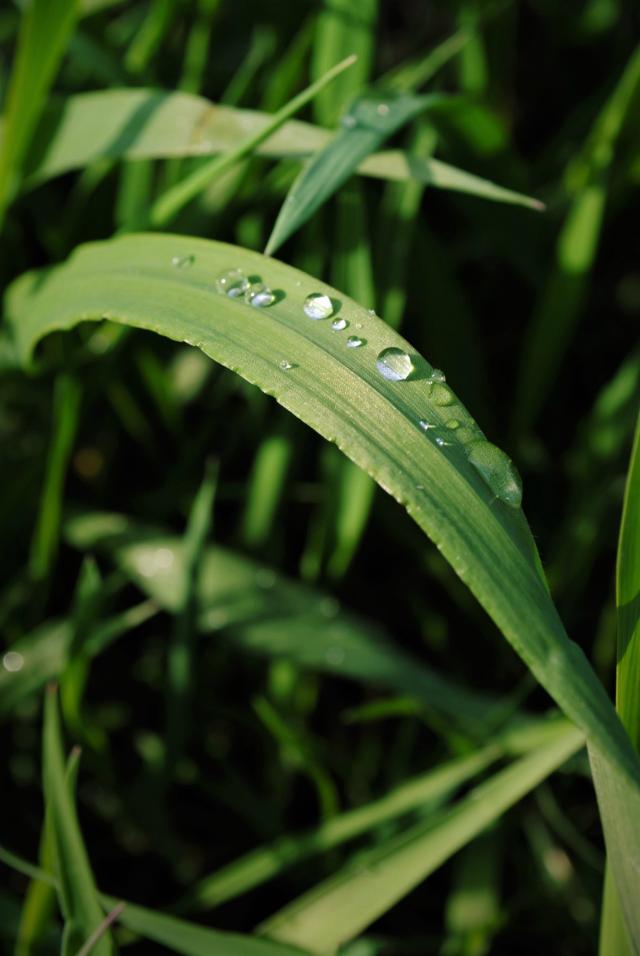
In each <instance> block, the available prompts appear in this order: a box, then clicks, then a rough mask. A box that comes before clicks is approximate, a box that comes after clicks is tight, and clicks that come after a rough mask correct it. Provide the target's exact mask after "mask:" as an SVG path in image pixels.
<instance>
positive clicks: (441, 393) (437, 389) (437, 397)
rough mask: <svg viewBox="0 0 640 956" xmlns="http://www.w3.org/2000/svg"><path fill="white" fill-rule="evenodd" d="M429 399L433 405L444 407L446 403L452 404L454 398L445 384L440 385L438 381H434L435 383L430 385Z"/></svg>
mask: <svg viewBox="0 0 640 956" xmlns="http://www.w3.org/2000/svg"><path fill="white" fill-rule="evenodd" d="M431 401H432V402H433V404H434V405H438V406H439V407H444V406H446V405H454V404H455V401H456V399H455V395H454V394H453V392H452V391H451V389H450V388H448V386H447V385H440V383H439V382H436V383H435V385H432V386H431Z"/></svg>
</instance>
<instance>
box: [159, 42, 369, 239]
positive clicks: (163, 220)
mask: <svg viewBox="0 0 640 956" xmlns="http://www.w3.org/2000/svg"><path fill="white" fill-rule="evenodd" d="M353 63H354V58H353V57H348V58H347V59H346V60H343V61H342V62H341V63H338V64H337V65H336V66H334V67H332V68H331V69H330V70H329V71H328V72H327V73H325V75H324V76H322V77H321V78H320V79H319V80H317V81H316V82H315V83H312V84H311V86H308V87H307V88H306V90H303V91H302V93H298V95H297V96H294V98H293V99H292V100H290V101H289V102H288V103H287V104H286V106H283V107H281V109H279V110H278V111H277V113H274V115H273V116H272V117H271V118H270V119H269V120H268V122H267V123H266V125H264V126H263V127H262V129H259V130H258V131H256V132H254V133H251V134H249V135H248V136H246V138H245V139H243V140H241V141H240V142H239V143H238V144H237V145H236V147H235V148H234V149H232V150H230V151H229V152H227V153H224V154H223V155H222V156H219V157H218V158H217V159H213V160H211V162H210V163H207V164H206V165H204V166H201V167H199V168H198V169H196V170H194V171H193V172H192V173H191V174H190V175H189V176H187V177H185V178H184V179H182V180H181V181H180V182H179V183H176V185H175V186H172V187H170V188H169V189H168V190H167V191H166V192H165V193H163V194H162V195H161V196H159V197H158V199H156V201H155V202H154V204H153V206H152V207H151V212H150V215H149V220H150V222H151V225H153V226H158V227H160V226H163V225H166V224H167V223H168V222H169V221H170V220H171V219H172V218H173V217H174V216H175V215H176V213H178V212H179V211H180V209H182V207H183V206H185V205H186V204H187V203H188V202H190V201H191V200H192V199H193V198H194V197H195V196H197V194H198V193H199V192H201V191H202V190H203V189H204V188H205V187H206V186H208V185H209V184H210V183H211V182H213V180H214V179H215V178H216V177H217V176H220V174H221V173H223V172H225V171H226V170H227V169H229V168H230V167H231V166H234V165H235V164H236V163H237V162H238V161H239V160H241V159H243V158H244V157H245V156H249V155H250V154H251V153H252V152H253V151H254V150H255V149H256V147H257V146H259V145H260V143H262V142H264V140H266V139H268V138H269V136H270V135H271V134H272V133H274V132H275V131H276V130H277V129H278V128H279V127H280V126H282V125H283V124H284V123H286V121H287V120H288V119H290V118H291V117H292V116H293V115H294V114H295V113H297V112H299V110H301V109H302V107H303V106H306V104H307V103H309V102H310V101H311V100H312V99H313V98H314V97H315V96H317V94H318V93H319V91H320V90H322V89H324V87H325V86H327V85H328V84H329V83H331V82H332V80H334V79H335V77H336V76H339V75H340V74H341V73H342V72H343V71H344V70H346V69H348V68H349V67H350V66H352V65H353Z"/></svg>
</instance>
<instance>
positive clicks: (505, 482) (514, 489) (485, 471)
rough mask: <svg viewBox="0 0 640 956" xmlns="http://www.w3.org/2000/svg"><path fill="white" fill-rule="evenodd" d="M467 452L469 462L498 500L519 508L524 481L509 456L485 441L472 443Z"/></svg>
mask: <svg viewBox="0 0 640 956" xmlns="http://www.w3.org/2000/svg"><path fill="white" fill-rule="evenodd" d="M466 451H467V459H468V461H469V462H470V464H472V465H473V466H474V468H476V469H477V471H478V472H479V473H480V474H481V475H482V477H483V478H484V480H485V482H486V483H487V485H488V486H489V488H491V490H492V491H493V493H494V495H495V496H496V498H499V499H500V501H504V503H505V504H507V505H510V507H512V508H519V507H520V505H521V503H522V480H521V478H520V475H519V474H518V470H517V468H516V466H515V465H514V464H513V462H512V461H511V459H510V458H509V456H508V455H506V454H505V453H504V452H503V451H502V449H501V448H498V446H497V445H493V444H491V442H489V441H485V440H484V439H481V440H479V441H473V442H470V443H469V445H468V446H467V448H466Z"/></svg>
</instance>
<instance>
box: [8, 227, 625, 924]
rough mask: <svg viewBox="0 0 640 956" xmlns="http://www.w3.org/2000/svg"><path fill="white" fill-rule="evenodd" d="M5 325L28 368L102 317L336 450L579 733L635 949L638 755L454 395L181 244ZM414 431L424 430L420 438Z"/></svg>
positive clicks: (139, 256)
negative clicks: (296, 421) (395, 375)
mask: <svg viewBox="0 0 640 956" xmlns="http://www.w3.org/2000/svg"><path fill="white" fill-rule="evenodd" d="M188 256H193V257H195V258H194V261H193V264H192V265H191V267H190V268H189V269H180V268H176V267H175V266H174V265H172V261H175V258H176V257H179V259H180V260H182V259H183V258H184V257H188ZM237 267H241V268H243V269H244V270H245V272H246V274H248V275H260V276H261V278H262V279H263V280H264V281H265V282H267V284H268V285H270V286H271V287H272V288H274V289H277V290H282V294H281V295H280V297H279V298H278V300H277V301H276V302H274V304H273V305H272V306H271V307H270V308H267V309H254V308H252V307H251V306H248V305H246V304H245V303H244V302H242V301H237V300H233V299H230V298H229V297H228V296H224V295H221V294H219V293H217V292H216V291H215V289H214V288H213V287H212V286H213V283H212V277H215V276H216V275H219V274H220V273H222V272H223V271H224V270H227V269H229V268H237ZM312 291H313V292H318V291H321V292H324V293H325V294H327V295H328V296H329V297H330V298H331V299H333V300H336V301H337V302H340V310H341V314H342V315H344V316H348V318H349V320H350V321H351V322H353V324H354V325H355V324H356V323H359V324H360V326H361V328H360V329H359V330H358V332H359V337H360V339H361V340H362V341H363V343H364V344H363V345H362V346H361V347H358V348H347V347H346V344H345V341H344V338H343V337H342V336H341V334H339V333H338V334H336V333H334V332H332V331H331V329H330V328H329V327H328V325H327V323H326V321H325V322H311V321H309V320H308V319H307V318H306V317H305V315H304V313H303V311H302V304H303V301H304V299H305V296H306V295H307V294H308V293H309V292H312ZM7 313H8V316H9V319H10V321H11V323H12V327H13V328H14V330H15V334H16V340H17V345H18V348H19V351H20V353H21V354H22V355H23V356H24V357H25V358H28V357H29V356H30V354H31V352H32V350H33V348H34V346H35V345H36V343H37V342H38V340H39V339H40V338H42V337H43V336H44V335H46V334H47V333H48V332H51V331H54V330H56V329H66V328H71V327H73V326H75V325H77V324H78V323H79V322H80V321H86V320H90V319H95V320H97V319H100V318H105V317H106V318H110V319H113V320H115V321H118V322H120V323H123V324H125V325H130V326H134V327H139V328H146V329H150V330H153V331H156V332H159V333H161V334H164V335H166V336H168V337H169V338H172V339H175V340H178V341H186V342H188V343H190V344H192V345H195V346H197V347H199V348H200V349H201V350H202V351H204V352H205V353H206V354H208V355H210V356H211V357H212V358H214V359H215V360H217V361H219V362H221V363H223V364H225V365H226V366H228V367H229V368H231V369H233V370H234V371H236V372H237V373H239V374H240V375H242V376H244V377H245V378H246V379H247V380H249V381H250V382H251V383H253V384H255V385H257V386H259V387H261V388H262V389H263V390H264V391H266V392H268V393H269V394H271V395H273V396H274V397H276V398H277V399H278V401H279V402H280V403H281V404H282V405H283V406H284V407H285V408H287V409H289V411H291V412H292V413H293V414H295V415H297V416H298V417H299V418H301V419H302V420H303V421H305V422H306V423H307V424H308V425H310V426H311V427H313V428H314V429H315V430H316V431H318V432H319V433H320V434H321V435H322V436H324V437H325V438H327V439H329V440H331V441H333V442H335V443H336V444H338V446H339V447H340V448H341V449H342V450H343V451H344V452H345V454H346V455H347V456H348V457H349V458H351V459H352V460H353V461H355V462H356V464H358V465H359V466H360V467H362V468H363V469H364V470H366V471H368V473H369V474H370V475H371V476H372V477H373V478H374V479H376V480H377V481H378V483H379V484H380V485H381V486H382V487H383V488H384V489H385V490H387V491H388V492H390V493H391V494H393V495H394V497H396V498H397V500H398V501H400V502H402V504H403V505H404V506H405V507H406V508H407V509H408V511H409V513H410V515H411V517H412V518H413V519H414V520H415V521H416V522H417V524H418V525H419V526H420V527H421V528H422V529H423V530H424V531H425V533H426V534H427V535H429V537H431V539H432V540H433V541H434V542H435V544H436V546H437V547H438V548H439V549H440V551H441V552H442V554H443V556H444V557H445V558H446V560H447V561H449V563H450V564H451V565H452V567H453V569H454V570H455V572H456V573H457V574H458V576H459V577H460V578H461V579H462V580H463V581H464V582H465V584H466V585H467V586H468V587H469V588H470V590H471V591H472V593H473V594H474V595H475V596H476V597H477V599H478V600H479V601H480V603H481V604H482V605H483V606H484V608H485V610H486V611H487V612H488V613H489V614H490V616H491V617H492V618H493V620H494V621H495V623H496V624H497V625H498V627H499V628H500V630H501V631H502V633H503V634H504V636H505V637H506V638H507V640H509V641H510V643H511V644H512V646H513V647H514V649H515V650H516V651H517V652H518V653H519V654H520V655H521V656H522V658H523V659H524V660H525V662H526V664H527V666H528V667H529V669H530V670H531V672H532V673H533V675H534V676H535V677H536V679H537V680H538V681H539V682H540V683H541V684H542V686H543V687H545V689H546V690H547V691H548V692H549V694H550V695H551V696H552V697H553V698H554V699H555V700H556V702H557V703H558V705H559V706H560V707H561V708H562V709H563V710H564V711H565V713H566V714H567V715H568V716H569V717H570V718H571V719H572V720H573V721H574V722H575V723H576V724H577V725H578V726H579V727H580V728H581V729H582V730H583V731H584V733H585V735H586V736H587V738H588V741H589V744H590V749H591V757H592V760H593V762H594V770H595V771H596V780H597V786H598V789H599V791H600V797H601V804H600V805H601V810H602V813H603V821H604V826H605V832H606V833H607V837H608V848H609V852H610V855H611V856H612V858H613V860H614V866H615V867H616V879H617V880H618V883H619V885H620V884H625V885H626V886H627V888H628V891H627V898H626V901H623V902H624V906H625V914H626V917H627V920H628V921H630V925H634V924H635V925H637V926H638V932H637V937H638V938H639V939H640V925H638V924H640V908H639V907H637V906H634V905H633V889H632V888H633V886H634V881H633V880H632V879H630V876H631V874H632V873H633V868H634V867H636V866H640V852H638V853H637V855H636V852H635V847H634V845H633V843H631V844H630V843H629V833H628V832H627V830H628V829H629V828H630V827H631V821H632V820H633V819H634V813H635V808H636V807H639V806H640V773H639V770H638V766H639V762H638V757H637V755H636V754H635V752H634V750H633V747H632V746H631V742H630V740H629V738H628V736H627V734H626V733H625V731H624V729H623V727H622V725H621V723H620V721H619V719H618V716H617V714H616V713H615V710H614V708H613V706H612V704H611V702H610V701H609V699H608V697H607V694H606V692H605V690H604V688H603V686H602V685H601V683H600V682H599V681H598V679H597V678H596V676H595V674H594V672H593V670H592V669H591V667H590V666H589V664H588V662H587V660H586V658H585V656H584V654H583V653H582V651H581V650H580V648H579V647H578V646H577V645H576V644H575V643H573V642H572V641H570V640H569V639H568V638H567V636H566V633H565V631H564V628H563V626H562V623H561V621H560V619H559V617H558V614H557V611H556V610H555V607H554V605H553V603H552V601H551V598H550V596H549V592H548V590H547V587H546V583H545V581H544V578H543V575H542V572H541V568H540V562H539V558H538V556H537V552H536V548H535V544H534V542H533V538H532V536H531V534H530V531H529V529H528V526H527V524H526V521H525V519H524V516H523V515H522V513H521V511H520V510H519V509H518V508H517V507H513V506H511V505H517V503H518V499H517V496H516V497H514V495H515V488H514V486H513V485H512V484H511V483H510V482H509V481H507V476H508V475H509V474H510V472H509V469H508V466H507V464H506V462H505V459H504V458H503V457H502V453H500V452H498V451H496V452H495V453H494V452H493V451H491V448H489V449H488V454H489V456H490V458H491V459H492V460H493V462H494V463H495V465H496V469H497V470H496V471H491V470H490V471H489V472H488V473H487V472H486V467H487V466H486V464H483V462H482V461H481V462H480V463H479V464H480V467H482V468H484V469H485V473H486V474H487V475H488V477H487V478H483V477H482V473H481V472H480V471H478V470H477V468H476V466H474V464H473V461H472V460H471V461H470V460H468V458H467V455H466V453H465V444H464V434H465V433H466V429H467V428H475V427H477V426H475V423H473V419H472V417H471V415H470V414H469V412H468V411H467V410H466V409H465V408H464V407H463V406H462V404H461V403H460V402H459V401H458V400H457V398H456V396H455V395H454V394H453V392H451V391H450V390H448V389H447V388H446V387H445V389H444V391H442V389H435V387H434V386H432V384H431V383H430V376H431V375H432V372H433V370H432V367H431V366H430V365H429V363H428V362H426V360H425V359H423V358H422V357H421V356H420V355H418V354H417V353H416V352H415V351H414V350H413V349H412V348H411V346H410V345H409V343H407V342H406V341H405V340H403V339H402V338H401V337H400V336H399V335H398V334H397V333H396V332H394V331H393V330H392V329H390V328H389V327H388V326H387V325H386V324H385V323H384V322H383V321H382V320H380V319H378V318H377V317H376V316H372V315H370V314H369V313H368V312H367V310H366V309H364V308H363V307H361V306H358V305H357V303H355V302H352V301H350V300H347V299H346V298H345V297H344V296H342V295H341V294H340V293H339V292H338V291H337V290H335V289H332V288H330V287H327V286H324V285H323V284H322V283H320V282H318V281H317V280H315V279H311V278H309V277H308V276H306V275H305V274H304V273H301V272H299V271H298V270H295V269H293V268H291V267H290V266H286V265H284V264H282V263H279V262H276V261H274V260H272V259H269V258H266V257H264V256H261V255H259V254H258V253H253V252H249V251H247V250H243V249H239V248H237V247H232V246H227V245H224V244H220V243H214V242H210V241H207V240H199V239H192V238H186V237H179V236H160V235H143V236H130V237H122V238H120V239H117V240H112V241H108V242H102V243H95V244H91V245H87V246H84V247H81V248H80V249H78V250H76V252H75V254H74V256H73V258H72V259H71V260H70V261H69V262H68V263H66V264H65V265H63V266H62V267H60V268H58V269H55V270H52V271H51V272H50V273H49V274H47V275H40V276H37V275H34V274H31V275H29V274H28V275H26V276H25V277H23V279H21V280H19V281H18V282H17V283H16V284H14V285H13V286H12V287H11V289H10V292H9V295H8V297H7ZM388 347H397V348H399V349H400V350H402V351H404V350H407V354H409V355H410V356H411V361H412V364H413V366H414V373H413V375H412V377H410V378H409V379H407V380H405V381H400V382H394V381H390V380H389V379H387V378H384V377H382V376H381V375H380V374H379V373H378V371H377V369H376V361H375V360H376V356H377V354H378V353H379V351H380V350H381V349H386V348H388ZM283 362H284V363H285V365H284V367H283V365H282V363H283ZM436 401H438V402H440V403H442V402H446V403H450V404H436ZM452 418H455V419H456V420H457V421H462V422H463V423H466V424H464V428H463V429H462V431H463V440H461V437H460V435H459V434H458V435H456V434H455V433H454V432H453V431H452V430H451V429H447V424H446V423H447V422H450V421H451V420H452ZM420 421H425V422H427V423H428V424H429V425H431V426H433V427H431V428H429V430H428V431H424V430H423V428H422V427H421V426H420V425H419V422H420ZM443 432H444V434H446V435H447V436H449V437H447V439H446V440H447V441H449V442H450V444H449V445H447V446H446V447H444V448H442V447H440V445H439V444H438V443H437V442H436V438H441V437H443ZM475 434H481V433H479V432H475ZM432 436H434V437H432ZM481 448H482V450H483V452H484V450H485V448H486V446H485V445H481ZM496 456H497V457H496ZM505 468H506V469H507V471H506V472H505V471H504V469H505ZM505 496H506V498H507V501H505V500H504V498H505ZM509 501H511V505H510V504H509V503H508V502H509ZM630 848H631V849H632V850H633V852H630ZM616 853H618V857H617V858H616ZM620 888H622V886H621V887H620ZM634 932H635V927H634Z"/></svg>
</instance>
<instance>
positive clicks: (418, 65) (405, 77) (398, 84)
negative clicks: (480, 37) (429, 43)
mask: <svg viewBox="0 0 640 956" xmlns="http://www.w3.org/2000/svg"><path fill="white" fill-rule="evenodd" d="M468 42H469V34H468V33H466V32H465V31H464V30H460V31H459V32H458V33H454V34H453V35H452V36H450V37H447V39H446V40H443V41H442V43H439V44H438V46H436V47H434V48H433V49H432V50H429V52H428V53H426V54H421V55H420V56H417V57H415V58H413V59H411V60H408V61H407V62H406V63H401V64H400V65H399V66H396V67H394V68H393V69H392V70H389V72H388V73H385V74H384V76H381V77H380V78H379V79H378V80H377V83H378V85H379V86H380V87H381V88H382V89H385V90H400V91H401V92H406V91H407V90H417V89H419V88H420V87H421V86H424V85H425V84H426V83H428V82H429V80H431V79H433V77H434V76H435V74H436V73H437V72H438V71H439V70H441V69H442V67H443V66H445V64H447V63H448V62H449V60H451V59H452V58H453V57H454V56H456V55H457V54H458V53H460V51H461V50H463V49H464V47H465V46H466V44H467V43H468Z"/></svg>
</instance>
